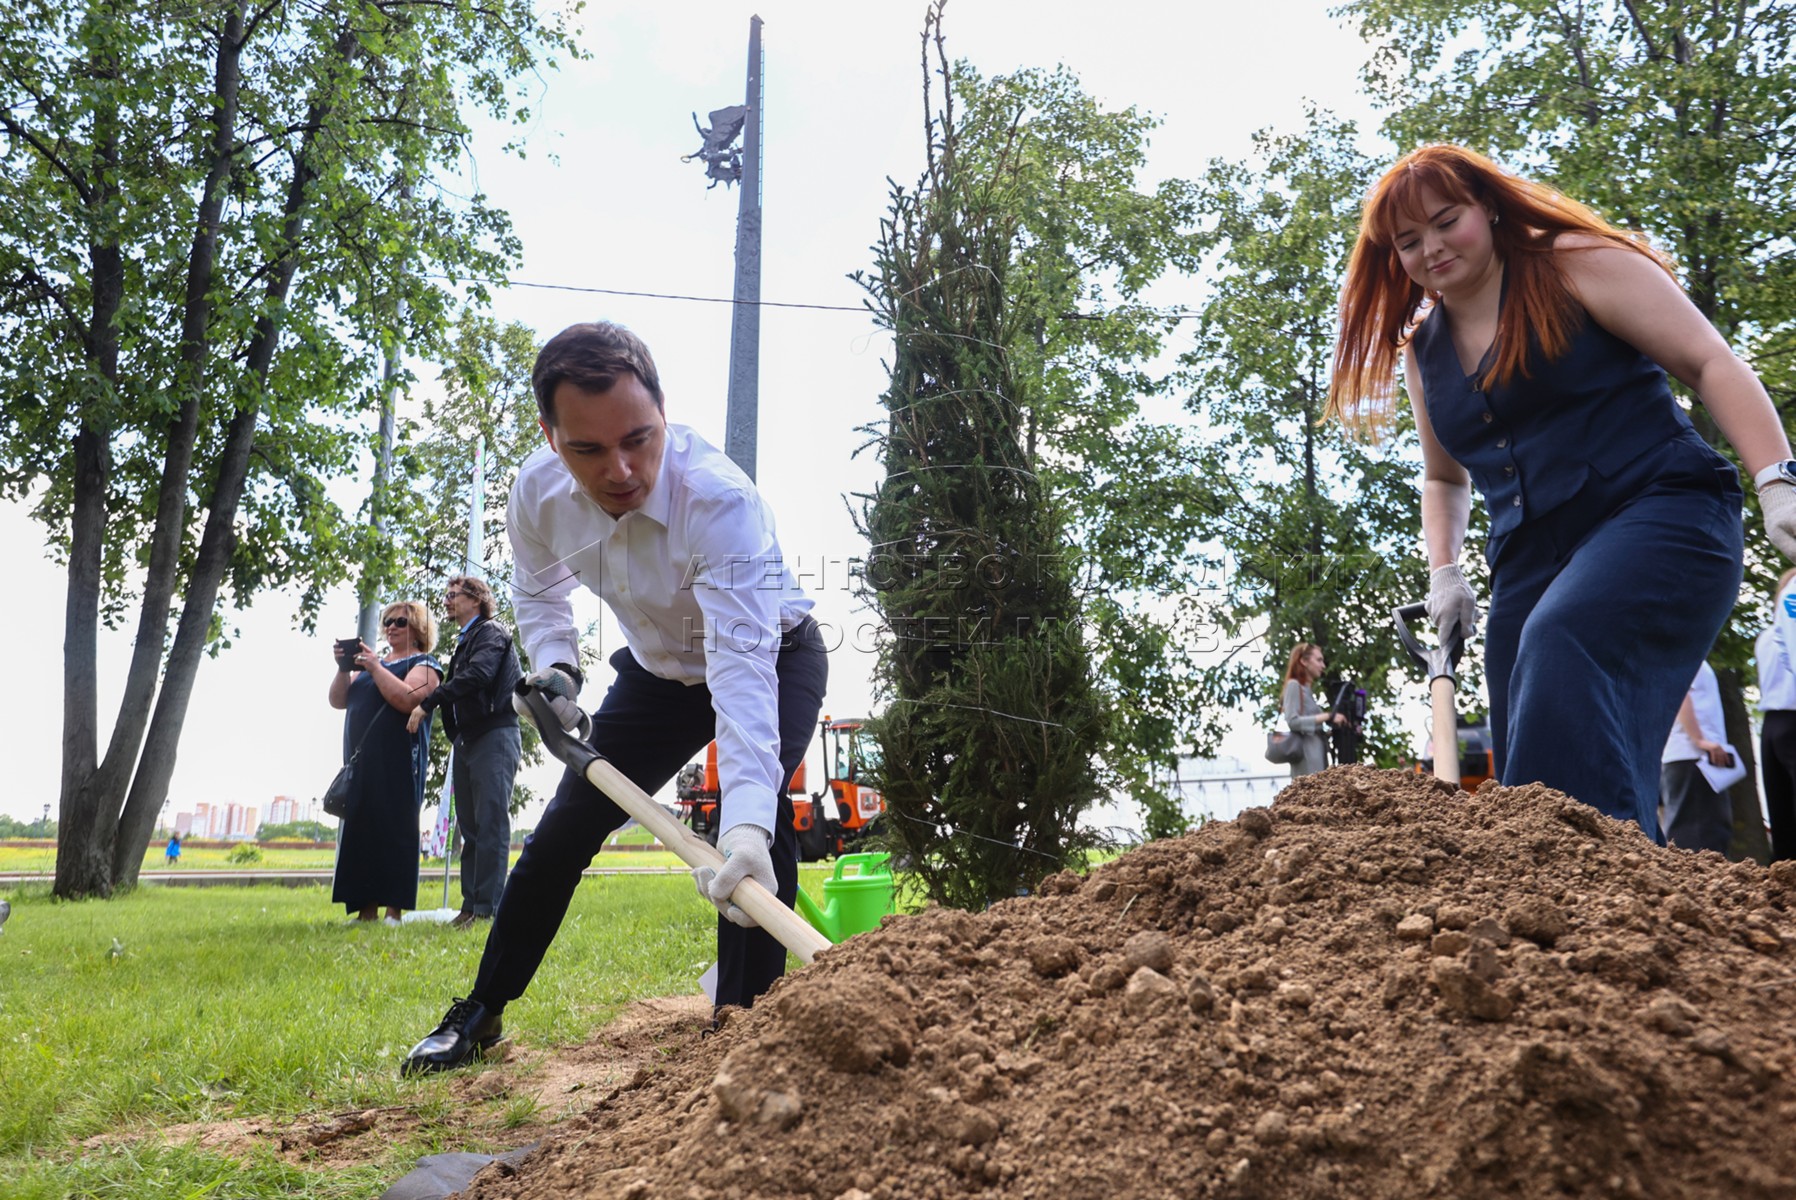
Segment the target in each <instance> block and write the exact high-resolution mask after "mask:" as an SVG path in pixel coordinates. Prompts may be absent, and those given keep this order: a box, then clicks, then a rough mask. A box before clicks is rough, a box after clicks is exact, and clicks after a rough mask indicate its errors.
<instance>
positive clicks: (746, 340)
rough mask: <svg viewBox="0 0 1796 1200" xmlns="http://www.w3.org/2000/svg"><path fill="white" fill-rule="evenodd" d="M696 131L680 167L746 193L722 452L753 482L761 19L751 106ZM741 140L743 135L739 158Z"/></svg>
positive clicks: (724, 112) (751, 55)
mask: <svg viewBox="0 0 1796 1200" xmlns="http://www.w3.org/2000/svg"><path fill="white" fill-rule="evenodd" d="M692 123H693V125H694V126H696V127H697V129H698V135H699V137H700V138H701V139H703V141H702V144H701V145H700V146H699V148H698V149H697V150H694V151H693V152H692V153H691V154H688V155H685V156H684V157H682V158H681V159H680V161H681V162H691V161H693V160H694V159H697V160H698V161H700V162H702V163H704V164H705V178H707V179H709V180H710V181H711V184H710V186H711V187H716V186H717V185H718V184H720V183H739V184H741V185H742V195H741V196H740V197H739V199H738V205H739V206H738V208H737V210H736V293H735V298H734V299H735V304H734V315H732V317H731V318H730V392H729V407H728V409H727V410H726V411H725V413H724V426H723V452H724V453H725V454H727V455H729V456H730V461H732V462H734V463H735V464H736V465H737V466H738V467H741V468H742V470H743V472H744V473H746V474H747V475H748V477H749V478H750V479H753V478H754V477H755V428H756V426H757V425H758V424H759V423H760V392H761V384H760V380H761V18H759V17H750V18H749V19H748V97H747V103H745V104H731V105H728V106H726V107H724V108H714V109H712V110H711V124H710V125H709V126H705V125H700V124H699V122H698V114H697V113H693V114H692ZM745 130H746V133H745V134H744V131H745ZM738 134H744V136H743V144H742V148H741V149H739V150H738V149H737V148H736V145H735V142H736V137H737V135H738Z"/></svg>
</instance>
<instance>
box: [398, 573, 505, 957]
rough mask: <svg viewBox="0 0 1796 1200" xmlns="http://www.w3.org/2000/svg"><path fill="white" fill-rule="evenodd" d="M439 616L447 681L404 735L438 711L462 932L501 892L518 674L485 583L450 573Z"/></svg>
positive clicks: (485, 915) (488, 911) (456, 922)
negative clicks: (447, 652)
mask: <svg viewBox="0 0 1796 1200" xmlns="http://www.w3.org/2000/svg"><path fill="white" fill-rule="evenodd" d="M443 611H444V612H445V613H447V614H448V616H449V619H450V620H452V621H454V622H455V623H456V624H457V625H459V626H460V627H461V634H460V635H459V636H458V637H457V639H456V643H455V654H454V656H453V657H451V658H450V660H449V677H448V678H447V679H445V680H443V682H442V684H441V686H439V687H438V688H437V690H436V691H434V692H432V693H431V694H430V695H429V696H428V697H426V698H425V700H424V702H423V703H421V704H419V705H418V706H417V707H416V708H414V709H412V715H411V720H410V721H409V722H408V723H407V724H406V728H407V730H415V729H417V727H418V724H419V723H420V722H421V721H423V720H424V718H425V717H426V716H428V715H429V714H430V713H431V712H432V711H434V710H436V709H438V708H441V709H442V710H443V732H445V733H447V734H448V735H449V741H450V744H451V745H452V746H454V748H455V756H454V759H453V764H454V765H453V767H452V769H451V770H452V779H451V783H452V784H453V786H454V791H455V821H456V824H457V825H458V826H460V828H461V911H460V912H459V913H457V914H456V915H455V918H454V919H453V920H451V921H450V922H449V924H450V925H452V926H454V927H455V928H457V929H466V928H467V927H468V926H469V925H472V924H473V923H474V922H475V921H477V920H491V919H492V916H493V913H494V911H495V910H497V908H498V907H499V896H500V895H501V894H502V893H503V892H504V891H505V873H506V868H507V866H508V865H509V864H510V861H511V789H512V784H513V782H514V781H515V779H516V776H517V773H518V758H519V757H520V755H521V754H522V751H523V742H522V740H521V735H520V733H519V730H518V714H517V712H516V710H515V709H513V708H512V705H511V690H512V688H514V687H515V686H517V683H518V681H519V680H520V679H522V678H523V677H524V672H523V671H522V670H521V669H520V668H519V666H518V655H517V651H516V650H514V649H513V648H512V644H511V634H509V633H507V632H506V631H505V628H504V626H502V625H500V624H499V623H498V622H497V621H495V620H494V619H493V613H494V606H493V590H492V588H490V587H488V586H487V585H486V581H485V580H482V579H476V578H474V577H473V576H471V575H457V576H455V577H454V578H453V579H451V580H450V581H449V588H448V590H447V592H445V594H444V597H443Z"/></svg>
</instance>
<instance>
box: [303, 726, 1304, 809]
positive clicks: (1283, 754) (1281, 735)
mask: <svg viewBox="0 0 1796 1200" xmlns="http://www.w3.org/2000/svg"><path fill="white" fill-rule="evenodd" d="M1302 757H1303V735H1302V734H1300V733H1287V732H1285V731H1284V730H1281V729H1274V730H1273V731H1271V732H1270V733H1268V734H1267V735H1266V761H1267V762H1275V763H1294V762H1296V761H1298V760H1299V759H1301V758H1302ZM344 769H345V770H348V768H347V767H346V768H344ZM326 811H329V810H328V809H327V810H326Z"/></svg>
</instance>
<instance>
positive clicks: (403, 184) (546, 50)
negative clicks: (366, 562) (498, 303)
mask: <svg viewBox="0 0 1796 1200" xmlns="http://www.w3.org/2000/svg"><path fill="white" fill-rule="evenodd" d="M0 22H4V24H5V26H6V28H7V29H8V31H9V33H8V36H7V38H6V40H5V43H4V46H3V47H0V78H3V79H4V81H5V88H4V91H3V94H0V340H3V341H4V343H5V344H6V345H7V347H8V352H9V359H10V361H9V364H8V369H7V370H6V371H5V372H3V373H0V413H3V416H4V422H3V424H0V489H3V490H4V493H5V494H6V495H8V496H10V497H23V496H29V497H32V498H33V499H34V500H35V501H36V512H37V515H38V516H39V517H40V518H41V519H42V520H43V521H44V523H45V524H46V526H47V527H48V528H49V530H50V533H51V537H52V539H53V541H54V543H55V544H56V545H57V546H58V547H59V549H60V551H61V552H62V553H63V554H65V555H66V557H67V561H68V572H69V590H68V602H67V609H66V613H65V618H64V645H65V673H64V683H65V687H64V711H63V744H62V759H63V769H62V786H61V814H62V820H61V822H60V827H61V837H60V842H59V846H58V854H57V876H56V883H55V890H56V892H57V894H58V895H61V896H90V895H107V894H110V893H111V892H112V891H113V890H114V889H115V888H118V887H120V886H128V885H130V884H131V883H133V882H134V881H135V879H136V875H137V869H138V864H139V863H140V862H141V859H142V854H143V849H144V847H145V846H146V845H147V841H148V837H149V834H150V831H151V829H152V828H153V825H154V822H155V818H156V814H157V813H158V812H159V811H160V809H161V807H162V803H163V798H164V796H165V794H166V792H167V788H168V782H169V778H170V775H171V774H172V772H173V769H174V762H175V753H176V749H177V746H178V744H179V741H180V735H181V730H182V725H183V721H184V719H185V716H186V710H187V704H188V699H189V697H190V695H191V692H192V687H193V680H194V677H195V673H196V671H197V669H198V665H199V659H200V657H201V655H202V653H205V652H207V651H208V650H211V651H213V652H216V650H217V649H219V648H220V647H221V646H222V645H224V644H226V638H225V635H224V629H223V624H222V621H221V618H220V603H221V600H225V601H228V602H230V603H233V604H239V605H240V604H242V603H244V602H246V601H247V600H248V599H249V598H250V597H251V596H252V595H253V594H255V593H256V592H257V591H259V590H262V589H265V588H269V587H277V586H293V587H297V588H299V589H300V590H301V591H302V594H303V598H304V599H303V607H304V611H305V613H307V614H308V615H309V613H310V612H311V610H312V609H313V608H314V607H315V605H316V602H317V599H318V597H319V596H320V595H321V593H322V591H323V590H324V589H325V588H327V587H329V586H330V585H331V584H333V583H334V582H336V581H337V580H339V579H341V578H342V577H343V576H344V574H345V571H346V569H347V567H348V566H349V565H350V564H351V563H354V562H356V561H358V560H360V559H363V558H366V557H367V556H369V555H374V554H380V553H382V552H383V548H382V547H380V546H378V545H374V544H371V543H370V541H369V539H368V538H367V537H366V536H365V534H364V533H362V532H361V527H359V526H355V525H352V524H350V523H348V522H346V521H345V520H344V519H343V514H342V513H340V512H339V511H338V510H337V508H336V506H335V505H334V504H332V503H331V501H330V499H329V498H328V497H327V496H326V494H325V492H324V489H323V487H322V486H321V481H322V480H325V479H328V478H330V477H332V476H333V475H338V474H341V473H343V472H345V471H346V470H348V469H350V468H351V466H352V465H353V464H354V462H355V461H356V457H357V451H358V444H357V440H356V437H355V430H356V428H357V425H358V421H357V416H358V414H359V413H360V412H361V411H362V410H363V409H365V408H366V407H367V406H368V405H369V403H370V400H371V388H372V386H373V382H374V381H373V379H372V371H371V369H370V368H371V365H372V364H373V362H374V361H375V358H376V355H375V354H374V353H373V352H372V349H371V348H375V347H379V346H381V345H383V344H385V343H387V342H388V341H390V340H394V337H395V334H397V338H398V340H402V341H403V342H404V344H406V345H408V346H410V347H412V348H413V350H414V352H416V353H420V354H425V355H428V354H429V353H430V352H431V351H432V350H433V349H434V348H435V347H436V346H437V345H438V344H439V342H440V334H441V331H442V329H443V327H444V326H445V324H446V320H447V318H446V314H447V313H448V312H449V311H450V305H451V302H452V298H453V297H452V293H451V289H450V288H448V287H446V286H445V285H444V284H443V283H442V282H440V281H438V280H437V279H436V278H434V277H436V276H440V275H445V274H446V275H450V276H456V275H462V274H464V273H465V274H467V275H471V276H488V275H491V274H494V273H497V272H498V271H499V270H501V269H503V267H504V266H505V264H506V263H507V262H508V261H510V259H511V258H512V257H513V256H514V254H515V251H516V245H515V241H514V239H513V238H512V237H511V235H510V233H509V231H508V227H507V223H506V221H505V218H504V216H503V214H501V213H499V212H497V211H495V210H494V209H493V208H492V207H491V206H490V205H488V204H487V203H486V202H485V200H484V199H483V198H482V197H480V196H478V195H475V196H472V197H460V196H457V195H456V194H455V193H454V191H453V190H452V189H451V188H449V187H447V186H443V185H440V184H437V183H434V182H433V179H434V175H433V172H443V171H451V170H454V169H456V168H458V167H460V166H461V165H463V163H462V159H463V156H464V154H465V149H466V146H465V141H466V134H467V125H466V123H465V119H464V115H463V114H464V110H465V109H470V108H479V109H484V110H486V111H487V112H489V113H491V114H493V115H495V116H499V117H504V116H506V115H523V110H522V109H521V108H520V107H519V106H518V105H517V103H516V99H515V94H514V92H513V86H512V82H513V81H514V80H515V79H516V78H517V77H518V76H519V75H520V74H522V73H525V72H528V71H530V70H532V69H534V68H535V66H536V65H537V64H538V63H540V62H543V61H544V60H545V59H546V58H547V57H549V56H552V55H553V54H554V53H557V52H562V51H565V52H569V53H571V52H572V51H573V47H572V44H571V42H570V41H569V40H568V35H567V33H566V31H565V29H564V28H563V27H562V25H561V24H560V19H559V18H555V19H553V20H551V21H550V22H548V23H546V24H545V23H543V22H541V21H539V20H538V18H537V17H536V16H535V14H534V11H533V9H532V6H531V5H529V4H528V3H525V2H524V0H487V2H484V3H483V2H475V0H428V2H427V0H345V2H341V3H339V2H325V0H319V2H314V3H299V4H273V3H269V4H257V5H254V6H252V5H251V4H250V3H248V0H226V2H224V3H220V4H215V5H212V6H209V7H208V6H194V5H187V6H179V5H177V6H175V7H172V8H171V7H169V6H167V5H148V4H142V3H137V2H135V0H89V2H86V3H76V4H69V5H59V4H45V3H39V2H35V0H4V2H0ZM408 184H409V185H411V186H410V191H409V193H408V192H407V185H408ZM401 248H403V249H404V254H403V255H402V254H401V252H400V251H401ZM402 260H403V261H404V262H405V263H406V264H407V266H408V268H409V269H406V270H399V269H397V265H398V264H399V263H400V262H401V261H402ZM399 313H404V314H405V317H404V322H405V327H404V328H403V329H399V330H394V329H393V328H392V325H393V322H394V321H395V319H396V314H399ZM177 597H178V598H179V614H178V617H175V619H174V624H173V629H172V638H171V629H170V621H171V615H173V613H174V607H175V602H176V598H177ZM133 605H134V606H135V608H136V618H135V626H136V645H135V649H134V652H133V656H132V660H131V664H130V667H129V670H128V672H127V676H126V681H125V690H124V696H123V699H122V701H121V703H120V706H119V712H118V716H117V719H116V720H115V721H114V723H113V730H112V736H111V740H110V743H109V744H108V746H107V748H106V752H105V754H104V756H103V757H102V755H101V754H100V750H99V721H98V699H97V692H96V687H95V672H96V667H97V663H96V635H97V627H98V625H99V623H100V622H101V621H106V622H108V623H109V624H117V623H122V622H123V621H124V620H126V619H127V616H128V612H129V609H130V608H131V607H132V606H133ZM245 710H246V728H245V729H244V730H243V731H242V736H245V737H253V738H268V737H272V736H276V735H275V734H274V733H273V732H272V731H268V730H262V729H256V728H254V727H252V726H250V725H249V724H248V721H249V718H248V716H247V714H248V713H251V712H253V711H254V705H253V703H251V702H246V704H245Z"/></svg>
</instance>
